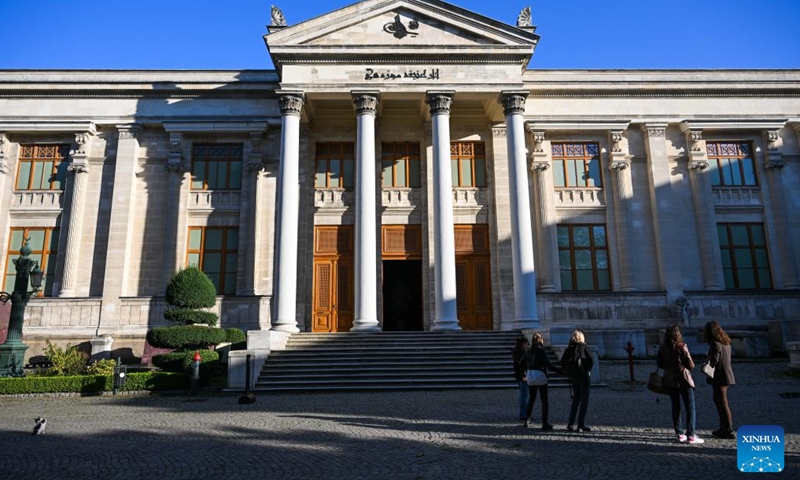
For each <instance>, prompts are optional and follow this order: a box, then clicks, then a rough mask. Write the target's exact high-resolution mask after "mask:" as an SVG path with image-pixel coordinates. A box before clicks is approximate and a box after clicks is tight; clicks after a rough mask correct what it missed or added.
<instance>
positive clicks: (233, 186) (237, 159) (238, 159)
mask: <svg viewBox="0 0 800 480" xmlns="http://www.w3.org/2000/svg"><path fill="white" fill-rule="evenodd" d="M201 148H205V149H208V151H207V153H206V154H205V156H203V157H202V158H198V150H199V149H201ZM214 148H226V149H227V154H226V155H225V156H221V157H212V156H211V149H214ZM236 149H238V150H239V155H238V156H237V155H236ZM201 161H202V162H204V168H203V177H202V183H203V186H202V187H198V186H195V183H196V182H198V180H196V179H195V178H196V177H195V171H196V164H197V163H198V162H201ZM212 163H214V164H218V163H224V164H225V181H224V186H223V187H216V188H212V187H210V186H209V178H210V177H211V172H210V170H209V169H210V168H211V164H212ZM236 164H238V169H239V176H238V177H236V176H235V170H234V171H233V172H232V169H233V168H234V167H235V165H236ZM243 164H244V145H243V144H241V143H195V144H193V145H192V167H191V168H192V170H191V172H190V174H191V182H190V189H191V190H192V191H195V192H198V191H208V190H211V191H216V190H241V189H242V167H243Z"/></svg>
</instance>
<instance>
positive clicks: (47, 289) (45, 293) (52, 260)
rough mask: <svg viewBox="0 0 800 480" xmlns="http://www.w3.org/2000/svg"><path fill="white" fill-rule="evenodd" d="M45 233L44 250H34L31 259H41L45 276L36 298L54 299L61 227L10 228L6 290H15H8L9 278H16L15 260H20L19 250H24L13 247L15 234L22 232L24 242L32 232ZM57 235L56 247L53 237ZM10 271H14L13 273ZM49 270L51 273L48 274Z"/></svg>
mask: <svg viewBox="0 0 800 480" xmlns="http://www.w3.org/2000/svg"><path fill="white" fill-rule="evenodd" d="M31 230H35V231H43V232H44V240H43V241H42V249H41V250H32V251H31V257H35V256H38V257H39V259H40V260H39V268H40V269H41V270H42V272H43V273H44V275H43V276H42V289H41V290H39V292H37V293H36V297H52V296H53V283H54V282H55V276H56V275H55V274H56V264H57V263H58V241H59V239H60V237H61V228H60V227H11V228H9V232H8V245H7V246H6V263H5V264H4V265H5V270H4V271H3V284H2V286H3V287H4V289H5V290H8V291H11V290H13V285H12V286H11V289H10V290H9V289H8V285H7V284H8V276H9V274H10V275H13V276H14V277H15V278H16V270H14V269H15V267H14V259H16V258H19V256H20V253H19V250H20V248H22V245H20V246H18V247H17V246H12V244H11V242H12V239H13V238H14V232H16V231H22V241H23V242H24V241H25V239H26V238H30V231H31ZM54 234H56V235H55V236H56V239H55V245H53V236H54ZM50 246H55V249H51V248H50ZM9 270H11V271H13V273H11V272H10V271H9ZM48 270H49V273H48Z"/></svg>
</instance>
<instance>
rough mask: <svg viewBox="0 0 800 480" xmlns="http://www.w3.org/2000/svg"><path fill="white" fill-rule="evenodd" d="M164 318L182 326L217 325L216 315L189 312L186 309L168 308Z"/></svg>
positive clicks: (201, 311)
mask: <svg viewBox="0 0 800 480" xmlns="http://www.w3.org/2000/svg"><path fill="white" fill-rule="evenodd" d="M164 318H166V319H167V320H168V321H170V322H172V323H180V324H182V325H194V324H200V325H210V326H212V327H213V326H214V325H216V324H217V320H218V319H219V317H217V314H216V313H213V312H206V311H204V310H191V309H188V308H170V309H168V310H165V311H164Z"/></svg>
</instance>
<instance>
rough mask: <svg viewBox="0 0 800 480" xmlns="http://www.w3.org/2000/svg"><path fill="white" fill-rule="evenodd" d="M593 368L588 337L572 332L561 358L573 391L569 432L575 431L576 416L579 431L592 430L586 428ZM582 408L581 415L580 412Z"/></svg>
mask: <svg viewBox="0 0 800 480" xmlns="http://www.w3.org/2000/svg"><path fill="white" fill-rule="evenodd" d="M592 367H594V358H592V352H591V351H590V350H589V347H588V346H587V345H586V337H585V336H584V335H583V332H581V331H580V330H575V331H574V332H572V336H571V337H570V339H569V345H568V346H567V349H566V350H564V355H562V357H561V368H562V369H564V372H566V374H567V375H568V376H569V383H570V388H571V389H572V405H571V406H570V409H569V424H567V430H569V431H570V432H571V431H573V427H572V425H573V424H574V423H575V414H577V415H578V431H579V432H589V431H591V428H589V427H587V426H586V423H585V421H586V408H587V407H588V406H589V390H590V389H591V387H592V377H591V372H592ZM578 407H580V413H579V412H578Z"/></svg>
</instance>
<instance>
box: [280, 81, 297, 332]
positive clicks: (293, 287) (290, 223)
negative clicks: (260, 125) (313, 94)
mask: <svg viewBox="0 0 800 480" xmlns="http://www.w3.org/2000/svg"><path fill="white" fill-rule="evenodd" d="M303 99H304V97H303V94H302V93H301V92H279V93H278V103H279V105H280V109H281V157H280V158H281V159H280V173H279V182H280V183H279V188H280V205H279V206H278V209H279V219H280V220H279V222H280V225H279V227H278V245H277V252H276V256H277V257H278V266H277V268H276V271H277V277H278V285H277V289H276V290H277V301H276V305H277V306H276V315H275V320H274V321H273V322H272V330H276V331H278V332H283V333H287V334H291V333H295V332H299V331H300V329H299V328H298V327H297V242H298V236H297V233H298V230H297V224H298V221H299V214H300V185H299V183H300V116H301V114H302V109H303Z"/></svg>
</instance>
